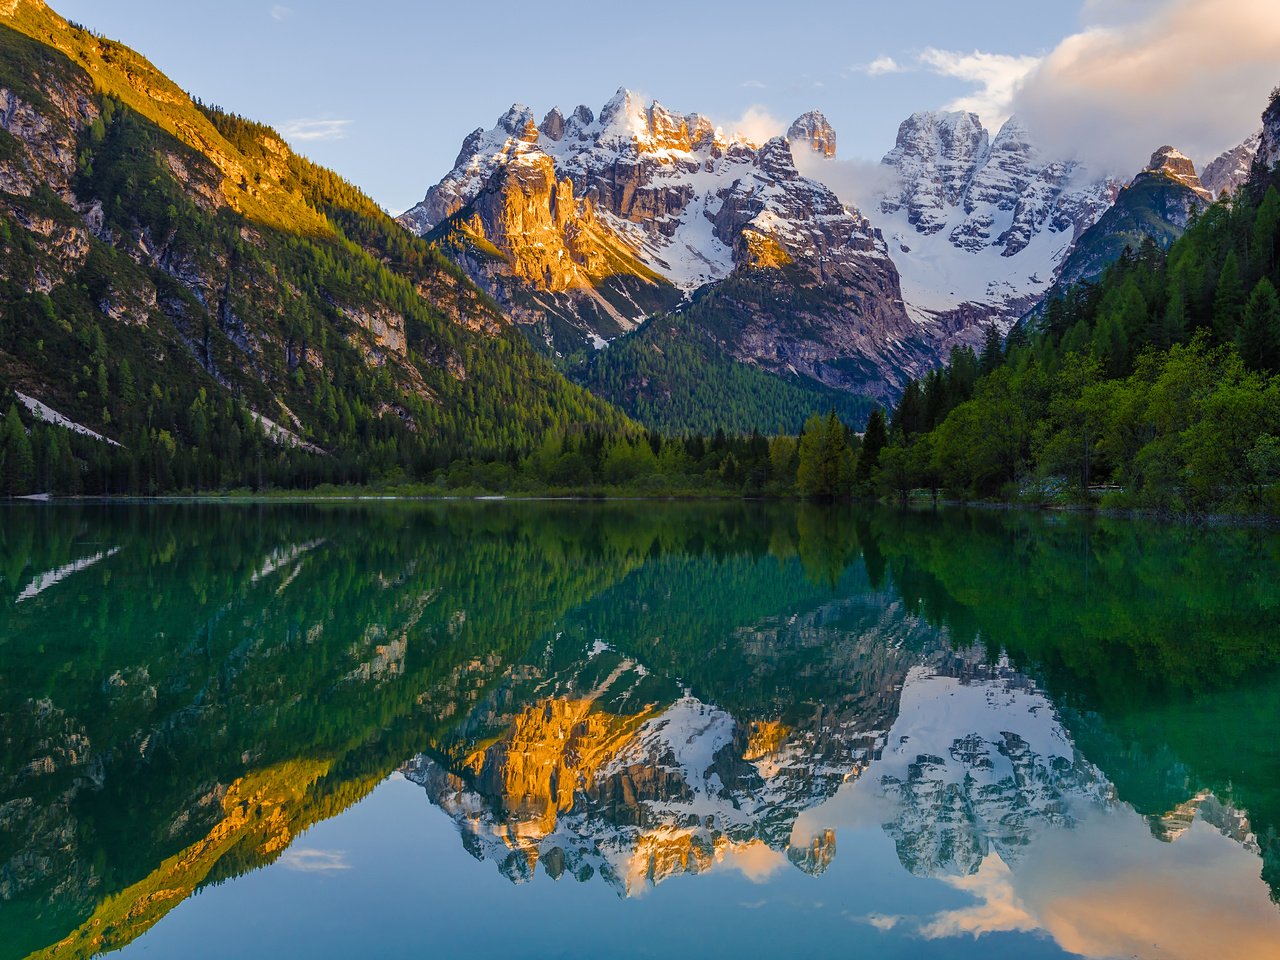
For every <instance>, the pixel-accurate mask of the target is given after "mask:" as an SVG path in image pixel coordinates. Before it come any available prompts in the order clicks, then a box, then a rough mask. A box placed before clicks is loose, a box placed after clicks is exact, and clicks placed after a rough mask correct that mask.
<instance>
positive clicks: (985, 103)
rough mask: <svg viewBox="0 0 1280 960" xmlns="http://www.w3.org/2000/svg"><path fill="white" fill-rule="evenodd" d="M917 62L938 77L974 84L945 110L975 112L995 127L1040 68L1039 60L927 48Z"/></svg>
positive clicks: (1008, 112) (1001, 121)
mask: <svg viewBox="0 0 1280 960" xmlns="http://www.w3.org/2000/svg"><path fill="white" fill-rule="evenodd" d="M920 63H921V64H922V65H923V66H925V67H926V68H928V69H929V70H932V71H933V72H934V73H936V74H939V75H940V76H944V77H953V78H955V79H957V80H963V81H965V82H967V83H972V84H976V85H977V86H978V89H977V90H975V91H974V92H972V93H969V94H966V95H965V96H962V97H957V98H956V99H955V100H953V101H951V102H950V103H949V104H947V105H946V107H945V109H947V110H967V111H969V112H971V113H976V114H977V115H978V116H979V117H981V118H982V121H983V123H985V124H986V125H987V126H989V127H992V128H996V127H999V126H1000V125H1001V124H1002V123H1004V122H1005V121H1006V120H1007V119H1009V114H1010V112H1011V110H1010V108H1011V105H1012V103H1013V100H1014V96H1015V94H1016V93H1017V91H1018V89H1019V87H1021V85H1022V84H1023V82H1024V81H1025V80H1026V79H1027V77H1028V76H1029V75H1030V74H1031V73H1032V72H1033V71H1034V70H1035V69H1036V68H1037V67H1038V66H1039V65H1040V58H1039V57H1028V56H1019V57H1013V56H1008V55H1007V54H1003V53H983V52H981V51H979V50H975V51H973V52H972V53H960V52H957V51H954V50H939V49H937V48H935V47H930V48H928V49H927V50H925V51H924V52H922V53H921V54H920Z"/></svg>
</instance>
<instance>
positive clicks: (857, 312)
mask: <svg viewBox="0 0 1280 960" xmlns="http://www.w3.org/2000/svg"><path fill="white" fill-rule="evenodd" d="M791 139H792V141H794V142H795V143H796V144H797V145H799V147H800V148H805V149H813V150H816V151H818V152H819V153H822V154H823V155H827V156H830V155H832V154H834V151H835V146H836V137H835V132H834V131H833V130H832V129H831V127H830V125H829V124H828V123H827V122H826V120H825V119H824V118H823V117H822V116H821V114H818V113H816V112H814V113H810V114H806V115H805V116H803V117H801V118H799V119H798V120H797V121H796V123H795V124H794V125H793V126H792V128H791ZM791 150H792V146H791V142H789V141H788V139H786V138H782V137H778V138H774V139H772V140H769V141H767V142H765V143H762V144H758V143H755V142H753V141H751V140H749V139H747V138H745V137H743V136H740V135H737V134H733V133H726V132H725V131H724V130H722V129H719V128H717V127H715V126H714V125H713V124H712V122H711V121H710V120H709V119H708V118H707V117H705V116H702V115H700V114H696V113H695V114H680V113H675V112H672V111H670V110H668V109H666V108H665V107H663V106H662V105H661V104H659V103H656V102H652V101H646V100H643V99H641V98H639V97H638V96H636V95H635V94H633V93H631V92H629V91H627V90H620V91H619V92H618V93H617V95H616V96H615V97H614V98H613V99H612V100H610V101H609V102H608V103H607V104H605V106H604V107H603V108H602V109H601V111H600V113H599V115H596V114H594V113H593V112H592V111H591V110H589V109H588V108H586V107H578V108H577V109H575V110H574V111H573V112H572V113H571V114H570V115H569V116H567V117H566V116H564V115H563V114H561V113H560V112H559V111H558V110H552V111H551V112H550V113H548V114H547V115H546V116H545V117H544V118H543V120H542V122H541V123H540V124H539V123H536V122H535V118H534V114H533V113H532V111H530V110H529V109H528V108H527V107H523V106H520V105H516V106H513V107H512V108H511V110H509V111H508V112H507V113H506V114H504V115H503V117H501V118H500V119H499V121H498V123H497V125H496V126H494V127H493V128H492V129H490V130H477V131H475V132H473V133H472V134H471V135H470V136H468V137H467V139H466V141H465V142H464V144H463V148H462V151H461V152H460V154H459V157H458V161H457V163H456V164H455V167H454V169H453V170H452V171H450V173H449V174H448V175H446V176H445V178H444V179H443V180H442V181H441V182H440V183H439V184H437V185H436V186H434V187H432V188H431V189H430V191H429V192H428V193H427V196H426V197H425V199H424V200H423V201H422V203H420V204H418V205H417V206H416V207H414V208H413V209H412V210H409V211H408V212H406V213H405V214H404V215H403V216H402V217H401V218H400V220H401V223H403V224H404V225H406V226H407V227H409V228H410V229H412V230H414V231H416V232H418V233H421V234H431V235H432V236H435V237H438V238H441V239H442V241H443V242H444V244H445V247H446V250H447V251H448V252H449V253H450V255H451V256H453V257H454V259H455V260H457V261H458V262H459V263H460V264H461V265H462V266H463V267H464V269H466V270H467V271H468V273H469V274H471V275H472V276H473V277H474V278H476V279H477V280H478V281H479V282H480V283H481V284H482V285H483V286H485V287H486V288H487V289H488V290H489V291H490V292H491V293H493V294H494V295H495V296H496V297H497V298H498V299H499V300H500V301H501V302H502V303H503V304H504V305H505V306H507V307H508V309H509V310H510V311H511V312H512V314H513V315H514V316H515V318H516V319H517V320H518V321H521V320H522V321H524V322H526V323H529V324H533V325H538V324H541V325H542V326H541V332H542V334H543V338H544V339H545V340H546V341H547V343H548V344H549V345H550V346H551V347H552V349H554V350H557V351H560V352H569V351H571V350H572V349H575V348H576V347H577V346H580V345H581V344H582V343H585V342H591V343H593V344H594V345H596V346H597V347H600V346H603V345H604V343H605V341H607V340H608V339H611V338H612V337H613V336H616V335H617V334H619V333H622V332H626V331H627V330H630V329H633V328H634V327H635V326H636V325H637V324H639V323H641V322H643V321H644V320H645V319H646V318H648V317H650V316H652V315H654V314H655V313H658V312H661V311H662V310H663V309H665V308H670V307H671V306H674V304H675V302H676V301H679V300H681V299H682V298H684V297H690V296H692V295H693V294H694V293H695V292H699V291H702V290H704V289H706V288H708V287H710V286H713V285H716V284H718V283H719V282H721V281H724V280H725V279H726V278H728V277H730V276H731V275H732V276H735V277H738V278H744V277H745V278H748V279H749V280H751V281H752V282H755V281H763V282H764V283H765V286H766V287H767V289H762V290H757V291H755V293H753V294H752V295H750V296H746V297H738V298H734V299H733V300H732V302H726V303H725V304H724V305H723V310H724V312H725V313H727V314H728V315H729V316H730V317H731V319H732V322H731V323H730V324H729V325H728V327H727V328H726V333H725V335H724V340H723V343H722V344H721V346H722V348H723V349H724V350H725V351H726V352H728V353H730V354H732V355H733V356H734V357H736V358H737V359H739V360H742V361H744V362H747V363H752V364H756V365H758V366H761V367H763V368H765V369H767V370H770V371H771V372H776V373H778V374H781V375H784V376H790V377H794V376H800V377H807V378H810V379H813V380H816V381H819V382H821V383H824V384H826V385H828V386H833V387H838V388H841V389H848V390H853V391H858V390H863V391H865V392H868V393H872V394H884V393H886V392H892V390H893V389H894V387H895V386H896V385H901V383H902V382H903V380H904V377H905V376H907V375H909V374H914V373H916V372H919V371H920V370H921V369H922V368H923V367H924V366H926V365H927V364H928V363H929V362H930V361H931V360H932V359H934V358H935V357H936V356H937V354H938V353H939V352H940V348H936V347H935V346H934V344H933V343H932V340H940V339H941V338H942V337H944V336H945V334H946V332H945V331H942V330H937V331H933V330H931V329H925V328H921V327H920V326H919V325H917V324H913V323H911V322H910V321H909V320H908V318H907V315H906V311H905V309H904V307H903V305H902V300H901V291H900V289H899V285H898V274H897V270H896V269H895V267H894V265H893V262H892V260H891V259H890V258H889V256H888V252H887V250H886V248H885V245H884V243H883V241H882V240H881V238H880V236H879V235H878V233H877V232H876V231H875V230H874V229H873V228H872V227H871V225H870V224H869V223H868V222H867V221H866V219H865V218H864V217H862V215H861V214H859V213H858V212H857V211H856V210H854V209H851V208H849V207H847V206H845V205H844V204H843V203H842V202H841V201H840V199H839V198H838V197H837V196H836V195H835V193H833V192H832V191H831V190H830V189H828V188H827V187H826V186H824V185H823V184H821V183H818V182H816V181H814V180H811V179H807V178H805V177H803V176H801V175H800V173H799V172H798V171H797V170H796V167H795V163H794V161H793V157H792V153H791ZM775 288H776V289H775ZM784 288H785V291H791V292H792V293H793V294H794V295H788V294H786V293H785V292H784ZM757 294H758V295H757ZM776 303H783V304H786V305H787V307H788V310H789V311H790V313H788V311H784V310H779V309H775V308H774V306H773V305H774V304H776ZM548 314H550V315H552V316H553V317H554V318H555V321H554V322H553V323H550V324H547V323H545V322H544V321H545V320H546V317H547V315H548Z"/></svg>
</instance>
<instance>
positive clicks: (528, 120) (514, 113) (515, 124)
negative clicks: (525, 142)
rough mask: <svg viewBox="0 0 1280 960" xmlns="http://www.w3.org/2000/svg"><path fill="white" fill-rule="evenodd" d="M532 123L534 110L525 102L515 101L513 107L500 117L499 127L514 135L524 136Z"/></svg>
mask: <svg viewBox="0 0 1280 960" xmlns="http://www.w3.org/2000/svg"><path fill="white" fill-rule="evenodd" d="M532 123H533V111H532V110H530V109H529V108H528V107H526V106H525V105H524V104H523V103H513V104H512V105H511V109H509V110H508V111H507V112H506V113H504V114H503V115H502V116H500V117H499V118H498V128H499V129H501V130H504V131H506V132H507V133H509V134H511V136H513V137H522V136H523V135H524V132H525V130H526V129H527V128H528V127H529V125H530V124H532ZM535 129H536V127H535Z"/></svg>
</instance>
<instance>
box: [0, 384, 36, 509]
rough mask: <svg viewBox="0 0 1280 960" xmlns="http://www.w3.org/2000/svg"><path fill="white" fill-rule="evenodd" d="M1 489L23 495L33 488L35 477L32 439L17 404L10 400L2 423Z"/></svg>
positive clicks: (11, 494) (6, 493)
mask: <svg viewBox="0 0 1280 960" xmlns="http://www.w3.org/2000/svg"><path fill="white" fill-rule="evenodd" d="M0 456H2V457H3V463H2V464H0V492H3V494H4V495H5V496H8V497H20V496H23V495H25V494H28V493H30V492H31V489H32V483H33V482H34V480H35V457H34V456H33V454H32V452H31V439H30V438H29V437H28V436H27V428H26V427H25V426H23V423H22V418H21V417H20V416H19V415H18V404H17V402H16V401H15V402H13V403H11V404H9V412H8V413H6V414H5V417H4V424H3V426H2V427H0Z"/></svg>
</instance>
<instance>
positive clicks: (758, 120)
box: [722, 105, 788, 143]
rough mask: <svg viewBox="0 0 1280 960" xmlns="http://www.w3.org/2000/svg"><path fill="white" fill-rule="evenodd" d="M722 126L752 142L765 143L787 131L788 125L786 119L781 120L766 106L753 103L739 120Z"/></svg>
mask: <svg viewBox="0 0 1280 960" xmlns="http://www.w3.org/2000/svg"><path fill="white" fill-rule="evenodd" d="M722 126H723V127H724V129H725V130H726V131H728V132H729V133H730V134H736V135H737V136H739V137H743V138H745V139H747V140H750V141H751V142H752V143H764V142H765V141H766V140H769V139H771V138H773V137H777V136H781V135H782V134H784V133H786V132H787V126H788V125H787V123H786V121H784V120H779V119H778V118H777V117H775V116H773V114H771V113H769V111H768V110H766V109H765V108H764V107H762V106H759V105H753V106H750V107H748V108H747V111H746V113H744V114H743V115H742V116H741V117H739V118H738V119H737V120H731V121H729V122H728V123H726V124H722Z"/></svg>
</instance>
